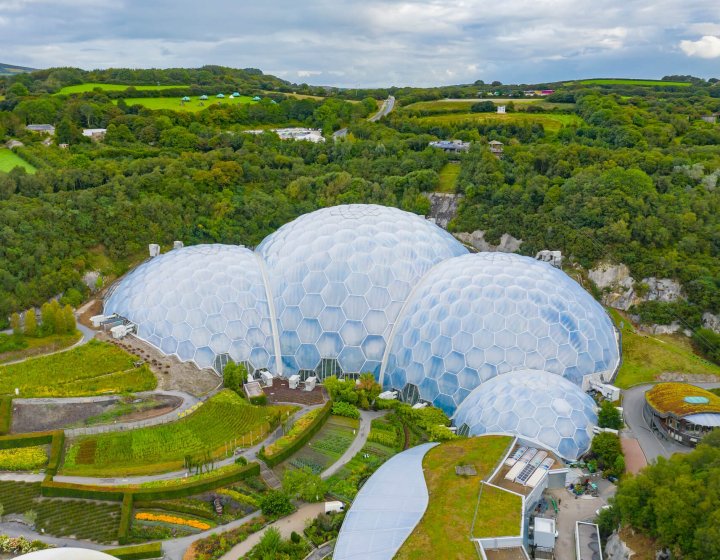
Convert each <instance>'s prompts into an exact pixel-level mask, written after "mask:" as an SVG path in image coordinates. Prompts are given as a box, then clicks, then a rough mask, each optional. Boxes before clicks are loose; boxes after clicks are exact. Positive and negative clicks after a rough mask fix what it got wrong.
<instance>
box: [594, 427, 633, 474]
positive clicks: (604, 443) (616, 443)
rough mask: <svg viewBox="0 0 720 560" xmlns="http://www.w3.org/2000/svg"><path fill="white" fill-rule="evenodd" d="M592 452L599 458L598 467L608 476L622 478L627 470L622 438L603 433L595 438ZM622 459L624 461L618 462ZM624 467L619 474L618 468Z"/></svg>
mask: <svg viewBox="0 0 720 560" xmlns="http://www.w3.org/2000/svg"><path fill="white" fill-rule="evenodd" d="M590 451H591V452H592V454H593V455H594V456H595V457H597V459H598V465H599V467H600V468H601V469H603V471H604V474H605V475H606V476H612V475H615V476H618V477H619V476H621V475H622V473H623V471H624V469H625V460H624V458H623V454H622V447H621V445H620V438H619V437H618V436H616V435H615V434H611V433H610V432H603V433H601V434H598V435H596V436H595V437H594V438H593V441H592V444H591V446H590ZM618 458H621V459H622V461H621V462H620V461H618ZM618 467H622V470H620V471H619V472H618V471H617V470H616V468H618Z"/></svg>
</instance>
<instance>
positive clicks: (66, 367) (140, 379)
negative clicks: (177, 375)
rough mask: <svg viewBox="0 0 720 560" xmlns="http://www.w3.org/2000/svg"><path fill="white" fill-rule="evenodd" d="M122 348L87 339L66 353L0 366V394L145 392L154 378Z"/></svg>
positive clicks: (152, 384)
mask: <svg viewBox="0 0 720 560" xmlns="http://www.w3.org/2000/svg"><path fill="white" fill-rule="evenodd" d="M136 360H137V358H136V357H135V356H133V355H132V354H128V353H127V352H125V351H124V350H122V349H120V348H118V347H117V346H113V345H112V344H108V343H106V342H100V341H96V340H91V341H90V342H88V343H87V344H85V345H83V346H79V347H77V348H73V349H72V350H68V351H66V352H60V353H58V354H52V355H49V356H41V357H38V358H31V359H29V360H26V361H24V362H20V363H18V364H12V365H6V366H0V394H4V395H9V394H13V395H14V394H15V388H16V387H17V388H18V389H19V390H20V396H21V397H25V398H28V397H71V396H73V397H77V396H87V395H99V394H106V393H121V392H125V391H129V392H136V391H149V390H151V389H154V388H155V386H156V385H157V380H156V379H155V376H154V375H153V373H152V371H150V368H148V366H147V365H143V366H141V367H138V368H136V367H135V366H134V364H133V362H135V361H136Z"/></svg>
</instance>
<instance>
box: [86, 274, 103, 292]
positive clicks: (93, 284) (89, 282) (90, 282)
mask: <svg viewBox="0 0 720 560" xmlns="http://www.w3.org/2000/svg"><path fill="white" fill-rule="evenodd" d="M98 278H100V273H99V272H98V271H97V270H90V271H88V272H86V273H85V274H84V275H83V282H84V283H85V285H86V286H87V287H88V288H89V289H90V291H91V292H95V291H96V290H97V282H98Z"/></svg>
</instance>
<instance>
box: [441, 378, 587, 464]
mask: <svg viewBox="0 0 720 560" xmlns="http://www.w3.org/2000/svg"><path fill="white" fill-rule="evenodd" d="M453 421H454V423H455V425H456V426H457V427H458V433H460V434H462V435H472V436H475V435H482V434H492V433H504V434H514V435H516V436H519V437H521V438H523V439H525V440H528V441H530V442H532V443H536V444H538V445H540V446H542V447H545V448H547V449H550V450H551V451H553V452H554V453H555V454H557V455H558V456H560V457H562V458H563V459H566V460H568V461H574V460H576V459H577V458H578V457H580V456H581V455H582V454H584V453H585V452H586V451H587V450H588V448H589V447H590V441H591V440H592V436H593V427H595V426H596V425H597V414H596V406H595V402H594V401H593V400H592V399H591V398H590V397H589V396H588V395H587V394H586V393H584V392H583V391H582V390H581V389H580V388H578V387H577V386H576V385H574V384H573V383H571V382H570V381H568V380H567V379H563V378H560V377H558V376H557V375H555V374H553V373H549V372H546V371H535V370H519V371H514V372H512V373H506V374H505V375H498V376H497V377H495V378H493V379H491V380H490V381H487V382H485V383H483V384H482V385H480V386H479V387H477V388H476V389H475V390H474V391H472V393H470V395H469V396H468V397H467V398H466V399H465V400H464V401H463V402H462V404H461V405H460V406H459V407H458V409H457V412H456V413H455V417H454V419H453Z"/></svg>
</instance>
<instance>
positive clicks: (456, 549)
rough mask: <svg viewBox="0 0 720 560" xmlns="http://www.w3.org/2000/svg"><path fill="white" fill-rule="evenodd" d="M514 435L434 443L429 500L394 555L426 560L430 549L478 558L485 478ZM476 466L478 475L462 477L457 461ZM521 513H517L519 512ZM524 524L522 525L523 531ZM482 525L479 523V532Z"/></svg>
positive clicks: (428, 459) (427, 462) (426, 466)
mask: <svg viewBox="0 0 720 560" xmlns="http://www.w3.org/2000/svg"><path fill="white" fill-rule="evenodd" d="M511 441H512V438H511V437H509V436H484V437H473V438H468V439H459V440H455V441H449V442H446V443H443V444H441V445H438V446H437V447H433V448H432V449H431V450H430V451H428V453H427V455H425V458H424V459H423V470H424V472H425V482H426V483H427V487H428V492H429V494H430V502H429V503H428V507H427V510H425V514H424V515H423V517H422V519H421V520H420V523H418V525H417V526H416V527H415V530H414V531H413V532H412V534H411V535H410V536H409V537H408V539H407V540H406V541H405V542H404V543H403V545H402V547H401V548H400V550H399V551H398V553H397V555H396V556H395V558H396V559H398V560H419V559H422V560H424V559H425V558H427V551H428V550H442V551H443V558H448V559H460V558H475V557H476V556H477V553H476V552H475V547H474V546H473V544H472V541H471V540H470V538H469V535H470V530H471V528H472V522H473V517H474V516H475V504H476V498H477V496H478V493H479V491H480V482H481V480H482V479H483V478H484V477H486V476H487V475H488V474H489V473H490V472H491V471H492V470H493V469H494V468H495V466H496V465H497V463H498V461H500V459H501V458H502V457H503V455H504V454H505V452H506V451H507V448H508V446H509V445H510V442H511ZM469 464H472V465H474V466H475V469H476V470H477V476H468V477H460V476H458V475H456V474H455V467H456V466H457V465H469ZM519 513H520V512H518V514H519ZM519 527H520V523H519V522H518V524H517V530H519ZM479 529H480V527H479V526H478V524H477V523H476V532H477V531H478V530H479Z"/></svg>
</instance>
